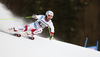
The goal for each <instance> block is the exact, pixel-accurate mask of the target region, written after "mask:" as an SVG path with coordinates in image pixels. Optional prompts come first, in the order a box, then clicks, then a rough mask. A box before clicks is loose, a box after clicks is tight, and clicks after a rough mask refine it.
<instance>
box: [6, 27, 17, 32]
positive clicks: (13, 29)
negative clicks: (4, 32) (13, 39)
mask: <svg viewBox="0 0 100 57" xmlns="http://www.w3.org/2000/svg"><path fill="white" fill-rule="evenodd" d="M8 30H9V31H14V32H17V30H15V28H14V27H13V28H9V29H8Z"/></svg>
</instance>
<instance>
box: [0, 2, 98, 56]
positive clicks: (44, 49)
mask: <svg viewBox="0 0 100 57" xmlns="http://www.w3.org/2000/svg"><path fill="white" fill-rule="evenodd" d="M15 17H16V16H14V14H12V13H11V11H10V10H8V9H7V8H6V7H5V6H4V5H3V4H1V3H0V19H4V18H15ZM23 25H24V22H23V20H20V19H14V20H0V30H1V31H6V32H7V29H8V28H9V27H13V26H15V27H16V26H23ZM0 57H100V52H99V51H95V50H91V49H87V48H84V47H80V46H77V45H73V44H70V43H65V42H60V41H57V40H52V41H51V40H49V39H48V38H47V39H45V38H43V37H39V36H35V40H30V39H27V38H24V37H20V38H18V37H15V36H12V35H9V34H6V33H3V32H0Z"/></svg>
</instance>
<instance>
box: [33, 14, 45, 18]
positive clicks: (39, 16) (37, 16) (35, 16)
mask: <svg viewBox="0 0 100 57" xmlns="http://www.w3.org/2000/svg"><path fill="white" fill-rule="evenodd" d="M42 17H43V15H35V14H33V15H32V18H34V19H41V18H42Z"/></svg>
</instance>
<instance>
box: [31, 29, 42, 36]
mask: <svg viewBox="0 0 100 57" xmlns="http://www.w3.org/2000/svg"><path fill="white" fill-rule="evenodd" d="M31 31H32V34H33V35H37V34H40V33H42V31H43V30H42V29H32V30H31Z"/></svg>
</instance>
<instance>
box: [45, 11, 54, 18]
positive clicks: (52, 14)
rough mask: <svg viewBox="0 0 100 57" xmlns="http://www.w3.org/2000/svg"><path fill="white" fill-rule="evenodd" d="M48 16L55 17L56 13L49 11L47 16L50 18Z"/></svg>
mask: <svg viewBox="0 0 100 57" xmlns="http://www.w3.org/2000/svg"><path fill="white" fill-rule="evenodd" d="M48 15H51V16H52V17H53V16H54V13H53V12H52V11H50V10H49V11H47V12H46V16H48Z"/></svg>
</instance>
